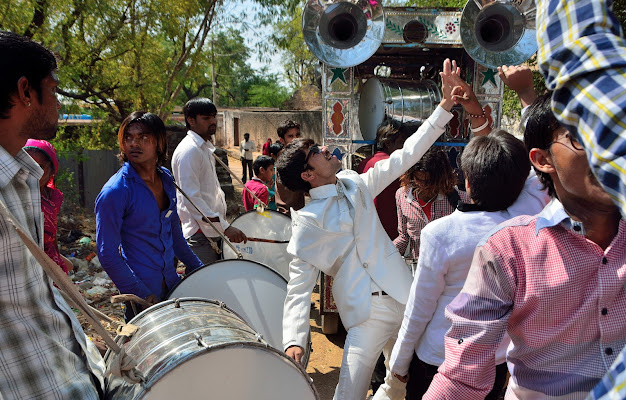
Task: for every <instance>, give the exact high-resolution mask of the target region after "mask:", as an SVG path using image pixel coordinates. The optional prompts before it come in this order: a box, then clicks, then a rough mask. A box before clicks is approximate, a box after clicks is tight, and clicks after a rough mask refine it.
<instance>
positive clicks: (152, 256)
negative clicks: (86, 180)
mask: <svg viewBox="0 0 626 400" xmlns="http://www.w3.org/2000/svg"><path fill="white" fill-rule="evenodd" d="M118 142H119V146H120V150H121V152H120V154H119V157H120V159H121V160H123V161H124V165H122V168H120V170H119V171H118V172H117V173H116V174H115V175H113V176H112V177H111V179H109V181H108V182H107V183H106V184H105V185H104V187H103V188H102V190H101V191H100V194H99V195H98V197H97V199H96V210H95V211H96V222H97V251H98V258H99V259H100V262H101V263H102V267H104V269H105V270H106V271H107V273H108V274H109V276H110V277H111V279H113V282H114V283H115V285H116V286H117V288H118V289H119V291H120V292H121V293H130V294H134V295H137V296H139V297H141V298H143V299H145V300H147V301H148V302H149V303H151V304H155V303H158V302H159V301H161V300H163V299H164V297H165V295H166V294H167V292H168V291H169V290H170V289H171V288H172V287H173V286H174V285H176V283H177V282H178V281H179V277H178V274H177V273H176V265H175V262H174V261H175V258H174V257H178V258H179V259H180V260H181V261H182V262H183V263H185V265H186V266H187V267H188V270H187V272H189V270H190V269H191V270H193V269H196V268H198V267H200V266H201V265H202V262H201V261H200V260H199V259H198V257H196V255H195V254H194V253H193V252H192V251H191V249H190V248H189V246H188V245H187V242H186V241H185V238H184V237H183V234H182V230H181V227H180V220H179V218H178V214H177V212H176V189H175V187H174V184H173V179H172V175H171V173H170V172H169V171H168V170H167V169H166V168H164V167H163V166H162V165H163V163H164V161H165V158H166V154H167V140H166V133H165V125H164V124H163V121H161V119H160V118H159V117H158V116H156V115H154V114H151V113H146V112H143V111H136V112H134V113H132V114H130V115H129V116H128V117H127V118H126V119H125V120H124V121H123V122H122V125H121V126H120V129H119V132H118ZM133 316H134V313H133V312H132V310H131V309H130V308H129V307H127V308H126V315H125V317H126V320H127V321H128V320H130V319H131V318H132V317H133Z"/></svg>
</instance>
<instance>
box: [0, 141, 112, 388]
mask: <svg viewBox="0 0 626 400" xmlns="http://www.w3.org/2000/svg"><path fill="white" fill-rule="evenodd" d="M41 176H42V170H41V168H40V167H39V165H37V163H35V161H33V160H32V159H31V158H30V157H29V156H28V155H27V154H26V152H24V151H23V150H20V152H19V153H18V154H17V156H16V157H12V156H11V155H10V154H9V153H7V152H6V150H4V149H3V148H2V147H0V201H2V202H3V203H4V204H5V205H6V206H7V208H8V209H9V211H11V213H12V214H13V216H14V217H15V219H16V220H17V222H18V223H20V224H21V225H22V227H24V228H25V229H26V231H27V232H29V233H30V235H31V237H32V238H33V240H35V241H36V242H37V243H39V245H40V246H41V245H42V244H43V216H42V213H41V200H40V194H39V178H40V177H41ZM90 350H91V349H89V348H88V347H87V342H86V337H85V334H84V332H83V330H82V328H81V326H80V323H79V322H78V320H77V319H76V316H75V315H74V313H73V311H72V310H71V308H70V307H69V306H68V305H67V303H66V302H65V301H64V300H63V299H62V298H61V295H60V294H59V291H58V290H56V289H55V288H53V286H52V282H51V280H50V279H49V278H48V277H47V276H46V274H45V273H44V271H43V269H42V268H41V266H40V265H39V264H38V263H37V261H36V260H35V258H34V257H33V256H32V255H31V254H30V252H29V251H28V250H27V249H26V246H25V245H24V243H23V242H22V240H21V239H20V238H19V236H18V235H17V233H16V232H15V230H14V229H13V227H12V226H11V225H10V224H9V223H8V222H7V221H6V220H5V219H4V218H3V217H0V398H2V399H5V400H8V399H17V398H19V399H81V400H82V399H97V398H98V393H97V391H96V388H95V387H94V384H93V382H92V379H91V375H90V369H89V367H88V361H89V360H88V359H87V358H86V356H85V352H87V353H89V354H91V352H90ZM98 356H99V355H98ZM96 361H100V362H101V361H102V359H101V358H100V359H99V360H98V359H97V360H96ZM92 366H93V367H95V365H92Z"/></svg>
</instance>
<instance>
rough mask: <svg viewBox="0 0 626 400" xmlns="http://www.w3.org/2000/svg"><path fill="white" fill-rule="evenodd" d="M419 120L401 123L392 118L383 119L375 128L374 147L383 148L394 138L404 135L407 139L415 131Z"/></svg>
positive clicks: (418, 125) (419, 123) (419, 122)
mask: <svg viewBox="0 0 626 400" xmlns="http://www.w3.org/2000/svg"><path fill="white" fill-rule="evenodd" d="M421 124H422V122H421V121H417V120H416V121H411V122H406V123H402V122H400V121H399V120H397V119H394V118H387V119H385V120H384V121H383V122H382V123H381V124H380V125H379V126H378V129H376V148H377V149H378V150H385V149H386V148H387V147H388V146H389V145H390V144H391V143H392V142H393V141H394V140H395V139H396V138H398V137H400V136H404V139H407V138H408V137H409V136H411V135H412V134H413V132H415V131H416V130H417V129H418V128H419V127H420V125H421Z"/></svg>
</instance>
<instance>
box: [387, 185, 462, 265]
mask: <svg viewBox="0 0 626 400" xmlns="http://www.w3.org/2000/svg"><path fill="white" fill-rule="evenodd" d="M455 190H456V189H455ZM412 192H413V191H412V188H411V187H408V186H403V187H401V188H400V189H398V190H397V191H396V208H397V210H398V233H399V235H398V237H397V238H396V239H395V240H394V241H393V244H394V245H395V246H396V248H397V249H398V251H399V252H400V254H405V253H406V249H407V247H408V248H409V249H410V252H411V257H412V258H414V259H416V260H417V258H418V256H419V249H420V233H421V232H422V229H424V227H425V226H426V224H428V223H429V222H430V221H434V220H436V219H439V218H441V217H445V216H446V215H450V214H452V213H453V212H454V210H456V207H453V206H452V205H451V204H450V202H449V201H448V198H447V197H446V196H444V195H442V194H440V195H438V196H437V198H436V199H435V201H433V203H432V205H431V209H430V217H431V218H430V220H429V219H428V217H427V216H426V213H425V212H424V210H422V207H420V205H419V202H418V201H417V199H416V198H415V197H414V196H413V193H412ZM457 192H458V193H459V197H460V199H461V201H462V202H464V203H468V202H469V197H468V196H467V192H463V191H461V190H457Z"/></svg>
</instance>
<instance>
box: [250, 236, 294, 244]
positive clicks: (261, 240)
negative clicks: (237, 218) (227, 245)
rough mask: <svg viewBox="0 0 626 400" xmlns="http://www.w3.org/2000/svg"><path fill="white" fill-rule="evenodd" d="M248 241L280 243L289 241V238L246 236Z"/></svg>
mask: <svg viewBox="0 0 626 400" xmlns="http://www.w3.org/2000/svg"><path fill="white" fill-rule="evenodd" d="M248 242H263V243H281V244H282V243H289V240H273V239H262V238H254V237H252V238H251V237H248Z"/></svg>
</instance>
